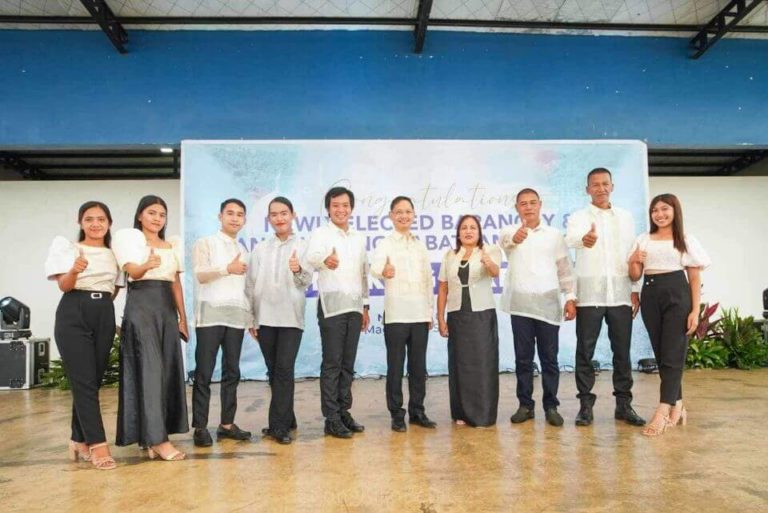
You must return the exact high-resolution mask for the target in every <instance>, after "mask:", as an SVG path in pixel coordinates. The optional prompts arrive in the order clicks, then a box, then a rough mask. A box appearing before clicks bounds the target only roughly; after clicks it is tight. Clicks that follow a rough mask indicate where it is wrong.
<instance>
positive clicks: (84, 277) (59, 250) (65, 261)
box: [45, 235, 118, 294]
mask: <svg viewBox="0 0 768 513" xmlns="http://www.w3.org/2000/svg"><path fill="white" fill-rule="evenodd" d="M80 251H82V252H83V256H84V257H85V259H86V260H88V267H86V268H85V270H84V271H83V272H81V273H80V274H78V275H77V281H76V282H75V289H77V290H92V291H94V292H109V293H110V294H112V293H113V292H114V291H115V281H116V280H117V276H118V268H117V261H116V260H115V255H114V254H113V253H112V250H111V249H109V248H95V247H92V246H86V245H84V244H76V243H74V242H72V241H70V240H67V239H66V238H64V237H62V236H60V235H59V236H57V237H55V238H54V239H53V242H52V243H51V247H50V249H49V250H48V258H47V259H46V260H45V275H46V276H47V277H48V279H49V280H55V279H56V278H57V277H58V276H59V275H60V274H66V273H68V272H69V270H70V269H72V265H73V264H74V263H75V260H76V259H77V257H78V256H79V255H80Z"/></svg>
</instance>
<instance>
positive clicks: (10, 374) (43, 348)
mask: <svg viewBox="0 0 768 513" xmlns="http://www.w3.org/2000/svg"><path fill="white" fill-rule="evenodd" d="M49 348H50V339H48V338H29V339H15V340H2V341H0V390H26V389H28V388H31V387H34V386H38V385H41V384H42V383H43V377H44V376H45V374H46V373H47V372H48V370H49V368H50V353H49Z"/></svg>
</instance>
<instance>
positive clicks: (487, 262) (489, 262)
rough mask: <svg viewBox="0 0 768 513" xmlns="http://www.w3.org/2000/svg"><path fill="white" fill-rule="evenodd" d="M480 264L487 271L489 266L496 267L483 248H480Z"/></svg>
mask: <svg viewBox="0 0 768 513" xmlns="http://www.w3.org/2000/svg"><path fill="white" fill-rule="evenodd" d="M480 263H481V264H483V265H484V266H485V267H486V268H487V269H490V268H491V266H495V265H496V264H495V263H494V261H493V260H491V257H489V256H488V253H486V252H485V250H484V249H483V248H480Z"/></svg>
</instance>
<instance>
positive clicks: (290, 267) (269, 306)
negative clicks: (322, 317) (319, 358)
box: [245, 196, 312, 444]
mask: <svg viewBox="0 0 768 513" xmlns="http://www.w3.org/2000/svg"><path fill="white" fill-rule="evenodd" d="M267 208H268V216H269V224H270V226H272V229H273V230H274V231H275V236H274V238H271V239H267V240H265V241H263V242H260V243H259V244H257V245H256V247H255V248H254V250H253V251H252V252H251V260H250V263H249V264H248V274H247V276H246V286H245V289H246V293H247V295H248V296H249V298H250V302H251V308H252V313H253V327H251V328H249V332H250V333H251V336H252V337H253V338H254V339H257V340H258V341H259V347H260V348H261V353H262V355H264V362H265V363H266V365H267V374H268V375H269V384H270V387H271V389H272V400H271V401H270V403H269V425H268V427H266V428H264V429H262V431H261V432H262V434H263V435H264V436H267V437H269V438H272V439H273V440H274V441H276V442H277V443H280V444H289V443H291V442H292V441H293V439H292V438H291V436H290V435H289V431H292V430H294V429H296V415H295V414H294V411H293V388H294V379H293V373H294V366H295V365H296V355H297V354H298V352H299V344H301V336H302V334H303V333H304V305H305V303H306V298H305V294H306V292H307V288H308V287H309V286H310V285H311V284H312V272H311V270H310V269H309V268H308V266H307V264H306V263H304V254H305V252H306V250H307V242H306V241H305V240H304V239H300V238H299V237H297V236H296V235H295V234H294V233H293V220H294V219H295V218H296V214H295V213H294V212H293V204H292V203H291V202H290V200H288V199H287V198H284V197H282V196H278V197H276V198H275V199H273V200H272V201H270V202H269V206H268V207H267Z"/></svg>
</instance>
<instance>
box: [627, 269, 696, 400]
mask: <svg viewBox="0 0 768 513" xmlns="http://www.w3.org/2000/svg"><path fill="white" fill-rule="evenodd" d="M640 306H641V307H642V309H641V310H640V311H641V312H642V315H643V322H644V323H645V328H646V329H647V330H648V336H649V337H650V339H651V347H652V348H653V354H654V356H655V357H656V364H657V365H658V366H659V377H660V378H661V402H662V403H666V404H672V405H674V404H675V403H676V402H677V401H678V400H679V399H682V398H683V386H682V383H683V369H684V368H685V357H686V355H687V354H688V335H686V329H687V327H688V315H689V314H690V313H691V306H692V305H691V287H690V285H689V284H688V280H687V279H686V278H685V273H684V272H683V271H676V272H671V273H663V274H652V275H648V276H646V277H645V278H644V280H643V291H642V295H641V296H640Z"/></svg>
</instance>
